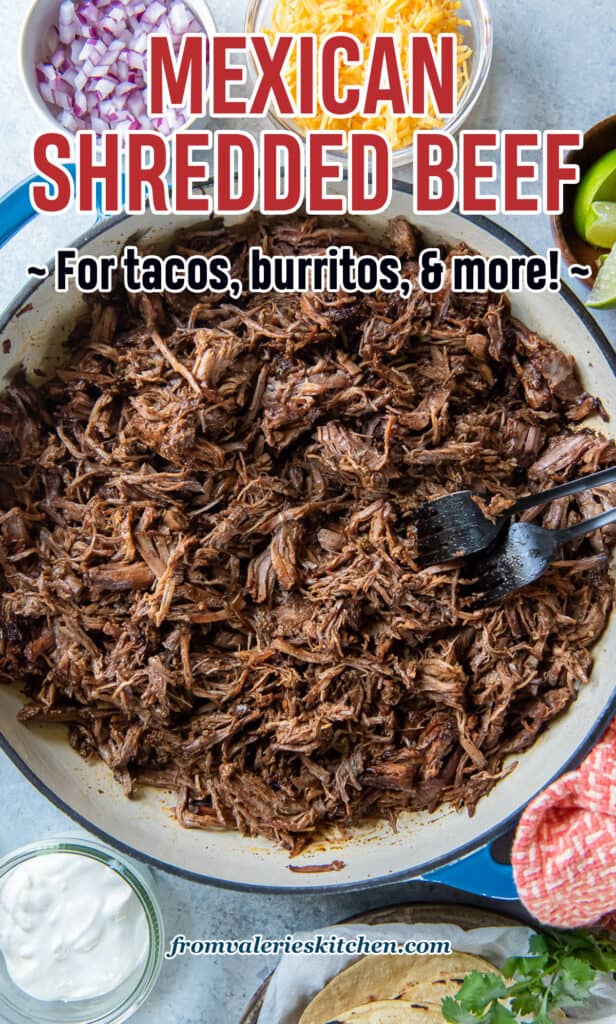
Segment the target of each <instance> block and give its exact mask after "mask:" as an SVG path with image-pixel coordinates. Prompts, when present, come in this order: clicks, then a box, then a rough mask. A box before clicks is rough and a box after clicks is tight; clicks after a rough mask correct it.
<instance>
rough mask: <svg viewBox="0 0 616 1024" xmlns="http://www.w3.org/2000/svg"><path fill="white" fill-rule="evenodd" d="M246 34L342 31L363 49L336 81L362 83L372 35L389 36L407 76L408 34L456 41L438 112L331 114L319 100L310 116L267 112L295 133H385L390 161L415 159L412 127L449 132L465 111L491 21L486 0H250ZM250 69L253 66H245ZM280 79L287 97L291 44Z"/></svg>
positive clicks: (293, 72)
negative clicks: (448, 97) (451, 78)
mask: <svg viewBox="0 0 616 1024" xmlns="http://www.w3.org/2000/svg"><path fill="white" fill-rule="evenodd" d="M246 32H247V33H251V34H252V33H263V34H265V35H266V36H267V37H268V38H269V39H270V40H271V41H273V40H274V39H275V38H276V37H277V36H279V35H282V34H288V35H293V36H296V35H299V34H310V35H314V36H315V37H316V42H317V45H318V44H319V42H321V41H322V40H324V39H325V38H326V37H327V36H332V35H334V34H338V33H347V34H350V35H352V36H354V37H355V38H356V39H357V40H358V41H359V43H360V44H361V47H362V55H363V63H362V64H357V65H350V64H345V63H344V62H343V63H341V64H340V68H339V72H338V84H339V88H340V89H341V90H342V89H344V87H346V86H361V85H362V83H363V82H364V81H365V77H366V67H367V64H368V61H369V53H370V47H371V43H372V40H373V39H374V36H375V35H377V34H379V35H393V36H394V38H395V40H396V43H397V48H398V50H399V53H400V64H401V68H402V72H403V76H404V78H405V80H406V82H407V85H408V80H409V75H410V68H409V47H408V45H407V40H408V37H409V36H410V35H414V34H428V35H430V36H431V37H432V39H433V41H434V44H435V46H436V44H437V41H438V37H439V35H442V34H444V33H449V34H453V35H455V36H456V39H457V47H456V53H457V66H456V74H457V94H458V102H457V109H456V111H455V113H454V114H453V115H451V116H449V117H441V116H438V115H437V112H436V111H435V110H434V107H433V104H432V101H431V97H430V103H429V107H430V109H429V110H428V111H427V113H426V114H425V115H424V116H413V115H411V114H405V115H403V116H393V115H392V114H391V110H389V109H387V107H386V106H382V107H381V108H379V110H378V111H377V113H376V114H373V115H370V116H368V115H362V114H361V113H357V114H353V115H351V116H348V117H333V116H331V115H330V114H328V113H327V112H325V111H324V110H323V109H322V108H320V106H319V104H318V103H317V106H316V112H315V113H314V115H313V116H303V117H297V118H293V119H291V118H287V117H284V116H282V115H281V114H279V113H275V112H272V111H270V113H269V117H270V119H271V121H272V122H274V123H275V125H276V127H277V128H284V129H289V128H290V129H292V130H293V131H295V132H296V133H298V134H299V135H301V136H304V135H305V134H306V132H307V131H315V130H319V131H325V130H327V131H335V130H342V131H347V132H348V131H357V130H361V129H365V130H370V131H373V132H378V133H381V134H383V135H385V136H386V137H387V138H388V139H389V141H390V143H391V146H392V151H393V163H394V166H401V165H403V164H409V163H411V162H412V160H413V140H414V136H415V132H416V131H417V130H418V129H422V130H430V129H434V128H443V129H444V130H446V131H448V132H451V133H455V132H456V131H458V130H459V129H460V127H461V126H462V124H463V122H464V121H465V120H466V118H467V117H468V115H469V113H470V112H471V110H472V108H473V107H474V105H475V103H476V102H477V100H478V98H479V96H480V94H481V91H482V89H483V87H484V85H485V83H486V80H487V77H488V73H489V70H490V63H491V60H492V19H491V16H490V11H489V8H488V2H487V0H250V3H249V6H248V11H247V14H246ZM251 70H252V71H253V72H255V71H256V69H255V68H254V67H253V68H252V69H251ZM284 77H285V79H286V83H287V86H288V89H289V92H290V94H291V95H292V96H293V97H296V96H297V91H296V89H297V79H298V62H297V57H296V50H295V49H292V50H291V51H290V53H289V55H288V57H287V59H286V62H285V67H284Z"/></svg>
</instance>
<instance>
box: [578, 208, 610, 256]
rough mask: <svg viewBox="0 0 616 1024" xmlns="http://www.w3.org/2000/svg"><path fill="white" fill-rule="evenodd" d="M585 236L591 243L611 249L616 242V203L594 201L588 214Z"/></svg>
mask: <svg viewBox="0 0 616 1024" xmlns="http://www.w3.org/2000/svg"><path fill="white" fill-rule="evenodd" d="M584 236H585V238H586V241H587V242H590V244H591V245H596V246H598V247H599V248H600V249H611V248H612V246H613V245H614V242H616V203H606V202H603V201H602V202H599V203H593V204H592V205H591V207H590V210H589V211H588V214H587V216H586V224H585V229H584Z"/></svg>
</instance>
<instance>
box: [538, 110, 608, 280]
mask: <svg viewBox="0 0 616 1024" xmlns="http://www.w3.org/2000/svg"><path fill="white" fill-rule="evenodd" d="M612 149H616V114H612V116H611V117H606V118H605V120H604V121H599V123H598V124H595V125H593V127H592V128H589V130H588V131H587V132H586V134H585V136H584V145H583V147H582V149H576V150H573V151H572V152H571V153H569V154H568V156H567V162H568V163H571V164H578V165H579V168H580V180H581V179H582V177H583V176H584V174H585V173H586V171H587V170H588V169H589V168H590V167H592V165H593V164H594V163H595V162H596V161H597V160H599V158H600V157H602V156H603V155H604V153H609V152H610V150H612ZM576 191H577V185H571V184H570V185H565V187H564V189H563V212H562V213H561V214H559V216H557V217H551V218H550V221H551V225H552V234H553V235H554V240H555V242H556V244H557V246H558V248H559V249H560V251H561V252H562V254H563V257H564V259H565V260H566V262H567V263H568V264H569V266H571V265H572V264H574V263H579V264H585V265H586V266H588V267H590V268H591V270H592V276H591V277H588V278H585V279H584V278H581V279H580V280H583V281H584V284H586V285H588V287H591V285H592V284H594V281H595V278H596V276H597V272H598V270H599V267H598V259H599V256H600V255H601V253H602V252H607V250H606V249H597V248H596V247H595V246H592V245H589V244H588V242H585V241H584V239H583V238H580V236H579V235H578V233H577V231H576V230H575V225H574V223H573V203H574V200H575V193H576Z"/></svg>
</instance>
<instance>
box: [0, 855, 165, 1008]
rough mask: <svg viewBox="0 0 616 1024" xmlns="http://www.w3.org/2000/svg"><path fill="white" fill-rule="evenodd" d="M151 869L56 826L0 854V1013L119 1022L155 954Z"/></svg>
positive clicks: (136, 1002) (139, 999)
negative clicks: (49, 834)
mask: <svg viewBox="0 0 616 1024" xmlns="http://www.w3.org/2000/svg"><path fill="white" fill-rule="evenodd" d="M163 950H164V932H163V920H162V914H161V910H160V906H159V903H158V900H157V897H156V894H155V892H154V889H153V886H152V882H151V879H150V877H149V872H148V871H147V869H141V868H139V867H137V866H136V865H134V864H132V863H131V862H129V861H128V860H126V859H124V858H123V857H122V856H120V855H119V854H117V853H116V852H115V851H114V850H110V849H109V848H108V847H106V846H103V845H102V844H101V843H98V842H97V841H96V840H95V839H90V838H87V837H84V838H81V837H74V836H60V837H55V838H51V839H44V840H41V841H40V842H38V843H32V844H31V845H29V846H23V847H21V848H20V849H18V850H15V851H14V852H13V853H10V854H9V855H8V856H6V857H4V858H3V859H2V860H0V1020H2V1021H3V1022H6V1024H119V1022H120V1021H125V1020H127V1019H128V1018H129V1017H131V1016H132V1014H133V1013H135V1011H136V1010H137V1009H138V1008H139V1007H140V1006H141V1005H142V1004H143V1003H144V1002H145V1000H146V999H147V997H148V996H149V994H150V992H151V991H152V988H153V987H154V985H155V983H156V980H157V978H158V975H159V972H160V968H161V965H162V960H163Z"/></svg>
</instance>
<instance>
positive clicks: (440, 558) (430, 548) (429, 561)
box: [413, 466, 616, 569]
mask: <svg viewBox="0 0 616 1024" xmlns="http://www.w3.org/2000/svg"><path fill="white" fill-rule="evenodd" d="M612 483H616V466H611V467H610V468H609V469H602V470H600V471H599V472H598V473H590V474H589V475H588V476H582V477H580V478H579V479H578V480H569V481H568V482H567V483H565V484H559V485H558V486H557V487H550V489H549V490H547V491H542V492H540V493H537V494H528V495H525V497H523V498H520V499H519V500H518V501H516V502H515V504H513V505H510V506H509V508H508V509H506V510H505V511H504V512H503V513H502V514H501V515H500V516H499V517H498V518H497V519H496V521H495V522H492V520H491V519H488V517H487V516H486V515H485V514H484V513H483V512H482V511H481V508H480V506H479V505H478V504H477V502H476V501H474V500H473V492H472V491H455V492H454V493H453V494H446V495H445V496H444V497H443V498H436V499H435V500H434V501H428V502H426V503H425V505H421V506H420V508H418V509H417V510H416V511H415V512H414V513H413V524H414V526H415V527H416V529H417V550H418V559H417V562H418V565H419V566H420V568H422V569H426V568H427V567H428V566H430V565H438V564H439V563H442V562H450V561H451V560H452V559H453V558H462V557H466V556H468V555H474V554H477V552H479V551H484V550H485V549H486V548H488V547H490V545H491V544H493V543H494V541H495V540H497V538H498V537H499V535H500V534H501V533H502V531H503V529H504V527H505V526H506V525H507V523H508V522H509V520H510V519H511V517H512V516H514V515H516V514H517V513H519V512H525V511H527V509H530V508H537V506H538V505H545V504H546V503H547V502H549V501H554V500H555V499H556V498H566V497H568V495H570V494H578V493H579V492H580V491H586V490H590V488H592V487H603V486H605V484H612Z"/></svg>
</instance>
